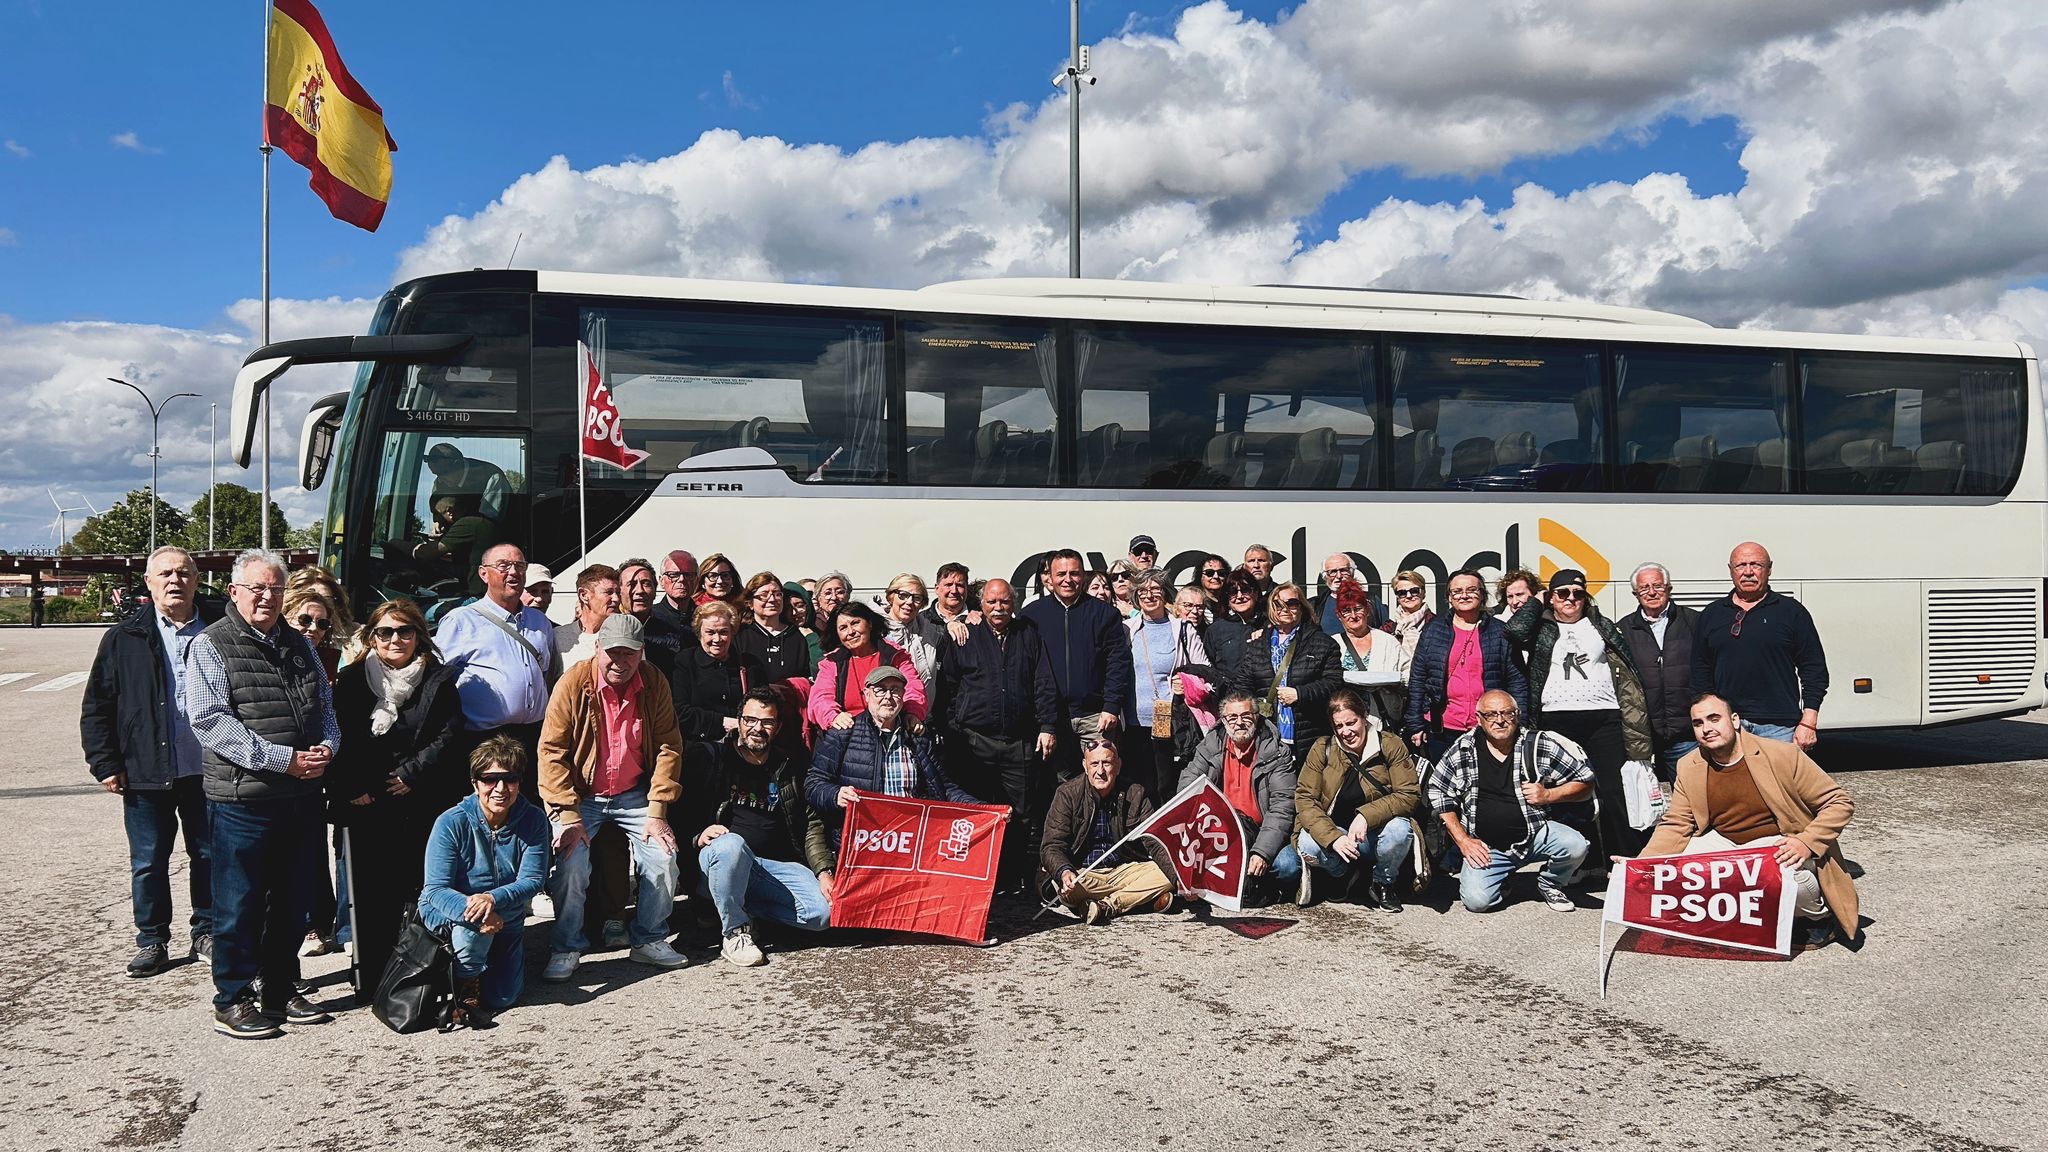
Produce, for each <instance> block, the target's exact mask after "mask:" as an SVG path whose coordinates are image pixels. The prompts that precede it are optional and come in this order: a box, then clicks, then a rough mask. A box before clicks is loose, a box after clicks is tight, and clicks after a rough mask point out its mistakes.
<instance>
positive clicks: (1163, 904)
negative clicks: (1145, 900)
mask: <svg viewBox="0 0 2048 1152" xmlns="http://www.w3.org/2000/svg"><path fill="white" fill-rule="evenodd" d="M1171 907H1173V893H1171V892H1161V893H1160V894H1159V899H1157V900H1154V901H1153V902H1152V906H1151V908H1150V909H1148V910H1149V911H1152V912H1165V911H1166V910H1167V909H1169V908H1171Z"/></svg>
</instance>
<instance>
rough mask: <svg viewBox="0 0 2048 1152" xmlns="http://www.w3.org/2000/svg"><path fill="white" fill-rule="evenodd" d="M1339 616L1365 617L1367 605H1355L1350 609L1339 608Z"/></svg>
mask: <svg viewBox="0 0 2048 1152" xmlns="http://www.w3.org/2000/svg"><path fill="white" fill-rule="evenodd" d="M1337 615H1339V616H1363V615H1365V605H1363V604H1353V605H1352V606H1351V607H1349V608H1339V609H1337Z"/></svg>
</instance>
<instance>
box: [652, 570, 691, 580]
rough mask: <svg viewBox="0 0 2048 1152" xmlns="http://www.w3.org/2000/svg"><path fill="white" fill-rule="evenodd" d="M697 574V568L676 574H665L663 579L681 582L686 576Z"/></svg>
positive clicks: (662, 575)
mask: <svg viewBox="0 0 2048 1152" xmlns="http://www.w3.org/2000/svg"><path fill="white" fill-rule="evenodd" d="M696 574H697V570H696V569H695V568H685V569H682V570H679V571H676V572H663V573H662V574H661V578H662V579H663V580H681V579H682V578H683V577H685V576H695V575H696Z"/></svg>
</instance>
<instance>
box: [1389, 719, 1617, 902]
mask: <svg viewBox="0 0 2048 1152" xmlns="http://www.w3.org/2000/svg"><path fill="white" fill-rule="evenodd" d="M1478 713H1479V724H1478V726H1477V727H1475V728H1473V729H1472V731H1470V732H1467V733H1465V734H1464V735H1462V736H1460V737H1458V739H1457V741H1456V742H1455V743H1453V744H1452V745H1451V746H1450V748H1449V750H1447V751H1446V752H1445V753H1444V757H1443V759H1442V760H1440V761H1438V762H1437V764H1436V765H1435V766H1434V767H1432V768H1431V769H1430V772H1429V777H1428V779H1427V780H1425V781H1424V782H1423V789H1422V790H1423V799H1424V800H1425V801H1426V802H1427V803H1428V804H1429V806H1430V809H1431V810H1432V811H1434V812H1435V813H1436V814H1437V816H1438V818H1439V819H1441V820H1442V821H1443V823H1444V829H1445V830H1446V831H1448V832H1449V833H1450V836H1451V842H1452V844H1453V845H1455V846H1456V848H1457V850H1458V853H1459V855H1460V856H1461V857H1462V858H1463V863H1464V867H1463V868H1462V869H1460V870H1459V873H1458V898H1459V899H1461V900H1463V901H1464V902H1465V907H1466V908H1467V909H1469V910H1471V911H1473V912H1491V911H1493V910H1494V909H1496V908H1499V907H1501V905H1502V904H1503V903H1505V897H1504V896H1503V890H1504V889H1505V888H1506V887H1507V882H1508V877H1509V876H1511V875H1513V874H1514V873H1515V871H1516V870H1517V869H1519V868H1520V867H1521V866H1522V865H1524V864H1527V863H1528V862H1529V861H1531V860H1541V861H1543V872H1542V874H1541V875H1540V876H1538V877H1537V880H1536V890H1537V891H1538V892H1541V893H1542V894H1543V902H1544V903H1545V904H1547V905H1549V906H1550V907H1551V908H1552V909H1553V910H1555V911H1558V912H1570V911H1572V910H1573V909H1574V908H1575V907H1577V905H1575V904H1573V903H1572V898H1571V897H1570V896H1567V895H1565V891H1564V887H1565V885H1566V884H1569V883H1571V880H1572V877H1573V876H1575V875H1577V874H1578V871H1579V865H1580V864H1583V863H1584V862H1585V860H1586V851H1587V847H1588V846H1587V844H1586V838H1585V837H1584V836H1583V835H1581V834H1580V833H1579V832H1578V831H1577V830H1576V829H1574V828H1572V827H1571V826H1570V825H1568V824H1563V823H1560V822H1558V821H1556V820H1552V819H1551V818H1550V815H1549V809H1550V807H1551V806H1552V805H1556V804H1570V803H1574V802H1576V801H1580V800H1584V799H1586V798H1587V797H1589V796H1591V795H1592V794H1593V769H1592V767H1591V766H1590V765H1588V764H1587V763H1586V756H1585V753H1583V752H1581V751H1580V750H1579V748H1578V746H1577V745H1576V744H1573V743H1572V742H1571V741H1569V740H1566V739H1563V738H1562V737H1559V736H1557V735H1554V734H1552V733H1549V732H1524V731H1521V730H1520V724H1519V723H1518V719H1519V718H1518V716H1517V713H1516V709H1515V698H1514V697H1513V696H1510V695H1508V694H1507V693H1506V692H1502V691H1500V690H1499V689H1495V690H1493V691H1491V692H1488V693H1486V694H1485V695H1483V696H1481V697H1480V698H1479V707H1478Z"/></svg>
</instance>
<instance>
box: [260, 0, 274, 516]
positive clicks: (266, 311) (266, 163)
mask: <svg viewBox="0 0 2048 1152" xmlns="http://www.w3.org/2000/svg"><path fill="white" fill-rule="evenodd" d="M274 11H275V9H274V8H273V7H272V5H271V2H270V0H263V108H264V112H263V118H264V126H263V147H262V151H263V334H262V343H264V344H268V343H270V21H271V18H272V14H273V13H274ZM256 521H257V523H258V524H260V525H262V528H261V533H260V535H259V536H258V537H257V540H258V542H259V543H258V547H260V548H262V549H263V550H264V551H266V552H268V551H270V389H268V388H265V389H264V390H263V496H262V505H261V506H260V507H258V508H257V509H256Z"/></svg>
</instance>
